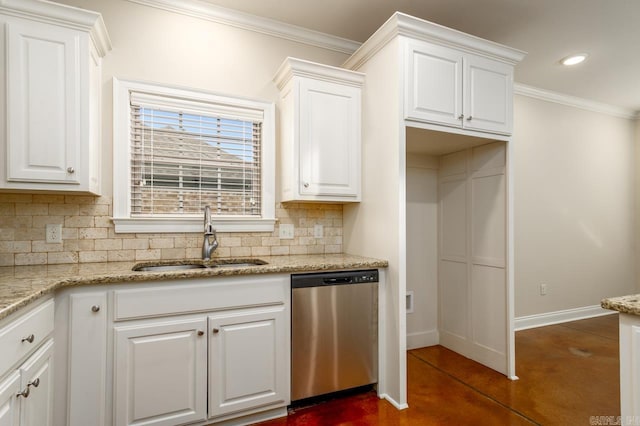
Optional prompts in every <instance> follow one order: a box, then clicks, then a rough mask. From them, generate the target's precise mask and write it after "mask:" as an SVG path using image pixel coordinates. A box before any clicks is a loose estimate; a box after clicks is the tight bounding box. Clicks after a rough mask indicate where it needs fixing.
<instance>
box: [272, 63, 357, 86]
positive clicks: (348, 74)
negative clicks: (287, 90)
mask: <svg viewBox="0 0 640 426" xmlns="http://www.w3.org/2000/svg"><path fill="white" fill-rule="evenodd" d="M294 76H298V77H309V78H314V79H316V80H322V81H327V82H330V83H338V84H346V85H349V86H354V87H362V85H363V84H364V78H365V75H364V74H363V73H361V72H357V71H351V70H346V69H344V68H338V67H332V66H330V65H324V64H318V63H315V62H310V61H305V60H302V59H297V58H292V57H287V58H286V59H285V60H284V62H282V65H280V68H278V71H276V74H275V76H274V77H273V81H274V83H276V85H277V86H278V89H280V90H282V88H283V87H284V86H285V85H286V84H287V83H288V82H289V80H291V78H292V77H294Z"/></svg>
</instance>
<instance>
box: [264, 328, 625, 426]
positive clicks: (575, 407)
mask: <svg viewBox="0 0 640 426" xmlns="http://www.w3.org/2000/svg"><path fill="white" fill-rule="evenodd" d="M407 369H408V403H409V408H408V409H406V410H402V411H398V410H396V409H395V408H394V407H393V406H392V405H391V404H389V403H388V402H387V401H385V400H380V399H378V398H377V397H376V395H375V393H373V392H369V393H365V394H360V395H356V396H351V397H347V398H342V399H339V400H333V401H329V402H327V403H324V404H321V405H317V406H314V407H309V408H302V409H298V410H296V411H295V412H291V413H290V414H289V416H288V417H285V418H281V419H276V420H272V421H269V422H264V423H260V425H261V426H276V425H305V426H307V425H309V426H310V425H385V426H386V425H407V426H409V425H444V424H446V425H535V424H540V425H588V424H590V417H591V416H614V418H615V417H616V416H619V415H620V397H619V383H620V381H619V361H618V316H617V315H606V316H602V317H597V318H591V319H586V320H580V321H573V322H568V323H564V324H558V325H552V326H548V327H540V328H534V329H530V330H523V331H519V332H517V333H516V371H517V374H518V377H519V378H520V380H517V381H511V380H509V379H507V378H506V377H505V376H503V375H501V374H499V373H496V372H495V371H493V370H491V369H489V368H487V367H484V366H482V365H480V364H477V363H475V362H473V361H471V360H469V359H467V358H464V357H462V356H460V355H458V354H456V353H454V352H451V351H450V350H448V349H445V348H443V347H442V346H432V347H428V348H421V349H415V350H412V351H409V352H408V354H407Z"/></svg>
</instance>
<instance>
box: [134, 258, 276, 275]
mask: <svg viewBox="0 0 640 426" xmlns="http://www.w3.org/2000/svg"><path fill="white" fill-rule="evenodd" d="M266 264H267V262H265V261H264V260H262V259H251V258H249V259H216V260H214V261H211V262H210V263H202V261H198V260H194V261H191V262H189V261H187V262H185V261H175V262H158V263H139V264H137V265H135V266H134V267H133V268H131V269H132V270H133V271H142V272H170V271H185V270H189V269H204V268H246V267H248V266H256V265H266Z"/></svg>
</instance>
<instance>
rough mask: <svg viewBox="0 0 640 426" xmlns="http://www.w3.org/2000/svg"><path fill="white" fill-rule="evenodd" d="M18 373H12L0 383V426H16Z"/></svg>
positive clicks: (18, 388) (17, 416) (18, 418)
mask: <svg viewBox="0 0 640 426" xmlns="http://www.w3.org/2000/svg"><path fill="white" fill-rule="evenodd" d="M18 392H20V373H19V372H18V371H15V372H13V374H11V375H10V376H9V377H7V378H6V379H5V380H4V381H3V382H1V383H0V426H18V421H19V420H20V416H19V415H18V398H17V397H16V395H17V394H18Z"/></svg>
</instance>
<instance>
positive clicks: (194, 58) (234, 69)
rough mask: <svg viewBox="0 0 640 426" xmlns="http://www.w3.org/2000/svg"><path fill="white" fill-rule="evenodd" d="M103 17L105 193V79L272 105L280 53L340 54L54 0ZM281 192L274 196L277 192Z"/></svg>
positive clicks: (96, 1)
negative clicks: (106, 44) (106, 46)
mask: <svg viewBox="0 0 640 426" xmlns="http://www.w3.org/2000/svg"><path fill="white" fill-rule="evenodd" d="M58 2H59V3H64V4H68V5H71V6H76V7H81V8H84V9H88V10H93V11H96V12H99V13H101V14H102V17H103V19H104V21H105V25H106V27H107V31H108V33H109V36H110V38H111V42H112V44H113V50H112V51H111V52H109V53H108V54H107V56H106V57H105V58H104V60H103V102H102V105H103V156H102V158H103V164H102V169H103V171H104V173H103V185H102V187H103V188H104V189H103V193H104V195H111V192H112V189H111V188H112V181H111V170H112V165H111V155H112V154H111V146H112V114H111V109H112V96H111V93H112V88H113V86H112V78H113V77H118V78H123V79H133V80H143V81H152V82H159V83H165V84H170V85H178V86H186V87H192V88H200V89H205V90H210V91H214V92H218V93H222V94H229V95H234V96H235V95H237V96H243V97H248V98H254V99H260V100H266V101H271V102H275V101H276V100H277V97H278V89H277V88H276V86H275V84H274V83H273V82H272V78H273V75H274V74H275V72H276V70H277V69H278V67H279V66H280V64H281V63H282V61H283V60H284V59H285V58H286V57H287V56H293V57H297V58H301V59H307V60H311V61H316V62H320V63H324V64H328V65H339V64H341V63H342V62H344V60H345V59H346V58H347V57H348V56H347V55H345V54H342V53H338V52H333V51H329V50H326V49H321V48H317V47H313V46H309V45H305V44H301V43H296V42H293V41H289V40H284V39H281V38H277V37H272V36H268V35H264V34H260V33H257V32H253V31H248V30H243V29H239V28H234V27H231V26H227V25H222V24H216V23H214V22H210V21H206V20H203V19H198V18H193V17H189V16H184V15H181V14H177V13H171V12H167V11H163V10H160V9H156V8H153V7H148V6H143V5H139V4H135V3H131V2H129V1H125V0H108V1H107V0H58ZM279 192H280V191H276V193H278V194H279Z"/></svg>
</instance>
